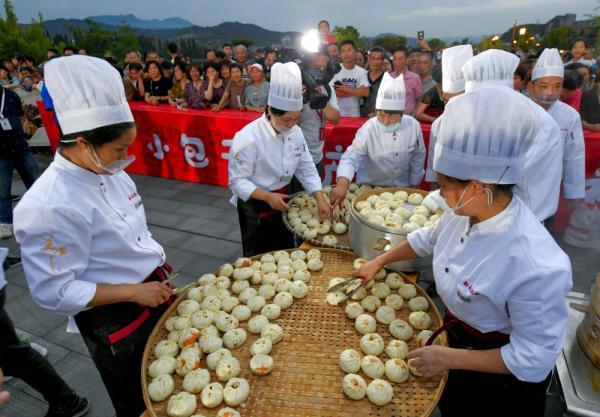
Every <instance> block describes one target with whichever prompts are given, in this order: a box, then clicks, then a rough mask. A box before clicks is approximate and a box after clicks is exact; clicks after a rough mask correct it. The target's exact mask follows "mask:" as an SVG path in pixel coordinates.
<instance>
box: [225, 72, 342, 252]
mask: <svg viewBox="0 0 600 417" xmlns="http://www.w3.org/2000/svg"><path fill="white" fill-rule="evenodd" d="M302 107H303V101H302V77H301V74H300V68H299V67H298V65H297V64H295V63H293V62H289V63H286V64H282V63H276V64H275V65H273V67H272V69H271V83H270V87H269V98H268V106H267V109H266V110H265V114H264V116H262V117H260V118H259V119H257V120H255V121H254V122H252V123H250V124H248V125H246V126H245V127H244V128H243V129H242V130H240V131H239V132H238V133H236V135H235V137H234V138H233V143H232V145H231V151H230V158H229V188H230V189H231V191H232V192H233V198H232V199H231V202H232V203H233V204H234V205H236V206H237V210H238V215H239V219H240V229H241V232H242V246H243V252H244V256H253V255H256V254H258V253H263V252H269V251H271V250H275V249H286V248H291V247H294V239H293V235H292V234H291V233H290V232H289V231H288V230H287V229H286V228H285V226H284V224H283V222H282V219H281V212H282V211H286V210H287V209H288V204H287V202H286V201H287V197H288V196H287V194H286V193H287V187H288V184H289V183H290V181H291V179H292V176H294V175H295V176H296V178H297V179H298V180H299V181H300V183H301V184H302V187H304V189H305V190H306V191H307V192H308V194H312V195H313V196H314V197H315V198H316V200H317V204H318V212H319V217H320V218H321V220H323V219H325V218H328V219H331V208H330V207H329V205H328V204H327V201H326V200H325V197H324V196H323V192H322V187H321V178H320V177H319V174H318V172H317V168H316V167H315V164H314V163H313V159H312V156H311V155H310V151H309V150H308V146H307V145H306V141H305V140H304V136H303V135H302V130H301V129H300V128H299V127H298V126H297V124H298V121H299V120H300V116H301V114H302Z"/></svg>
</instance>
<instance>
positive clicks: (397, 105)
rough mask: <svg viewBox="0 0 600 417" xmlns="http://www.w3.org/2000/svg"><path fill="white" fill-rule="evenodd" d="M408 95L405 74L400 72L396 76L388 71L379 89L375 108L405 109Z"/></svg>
mask: <svg viewBox="0 0 600 417" xmlns="http://www.w3.org/2000/svg"><path fill="white" fill-rule="evenodd" d="M405 97H406V87H405V86H404V76H403V75H402V74H400V75H399V76H398V77H396V78H392V76H391V75H390V74H389V73H388V72H386V73H385V74H383V79H382V80H381V84H380V85H379V91H377V100H376V102H375V108H376V109H377V110H392V111H403V110H404V101H405Z"/></svg>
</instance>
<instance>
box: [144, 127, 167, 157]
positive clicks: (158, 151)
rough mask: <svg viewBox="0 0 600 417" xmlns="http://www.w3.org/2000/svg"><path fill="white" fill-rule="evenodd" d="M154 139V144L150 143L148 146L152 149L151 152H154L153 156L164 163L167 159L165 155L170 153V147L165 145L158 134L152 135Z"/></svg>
mask: <svg viewBox="0 0 600 417" xmlns="http://www.w3.org/2000/svg"><path fill="white" fill-rule="evenodd" d="M152 139H154V143H151V142H150V143H148V145H146V146H147V147H148V149H150V152H152V156H154V157H155V158H156V159H158V160H159V161H162V160H163V159H164V157H165V153H167V152H169V145H163V144H162V141H161V139H160V136H158V135H157V134H156V133H153V134H152Z"/></svg>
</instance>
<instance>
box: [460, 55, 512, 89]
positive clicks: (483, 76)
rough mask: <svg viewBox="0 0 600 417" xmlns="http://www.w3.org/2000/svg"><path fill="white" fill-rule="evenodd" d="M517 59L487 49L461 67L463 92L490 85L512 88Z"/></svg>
mask: <svg viewBox="0 0 600 417" xmlns="http://www.w3.org/2000/svg"><path fill="white" fill-rule="evenodd" d="M518 65H519V57H518V56H516V55H514V54H511V53H510V52H506V51H502V50H500V49H488V50H487V51H485V52H482V53H480V54H479V55H476V56H474V57H473V58H471V59H470V60H469V61H468V62H467V63H466V64H465V65H463V67H462V72H463V75H464V76H465V91H467V92H468V91H471V90H473V89H475V88H479V87H487V86H490V85H503V86H506V87H510V88H513V81H514V77H515V70H516V69H517V66H518Z"/></svg>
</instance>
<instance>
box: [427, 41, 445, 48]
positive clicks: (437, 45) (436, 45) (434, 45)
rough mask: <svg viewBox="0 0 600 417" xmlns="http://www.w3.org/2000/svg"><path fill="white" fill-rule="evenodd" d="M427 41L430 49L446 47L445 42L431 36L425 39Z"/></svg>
mask: <svg viewBox="0 0 600 417" xmlns="http://www.w3.org/2000/svg"><path fill="white" fill-rule="evenodd" d="M427 43H428V44H429V46H430V47H431V49H433V50H434V51H435V50H439V49H444V48H445V47H446V44H445V43H444V41H442V40H441V39H439V38H433V39H430V40H428V41H427Z"/></svg>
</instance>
